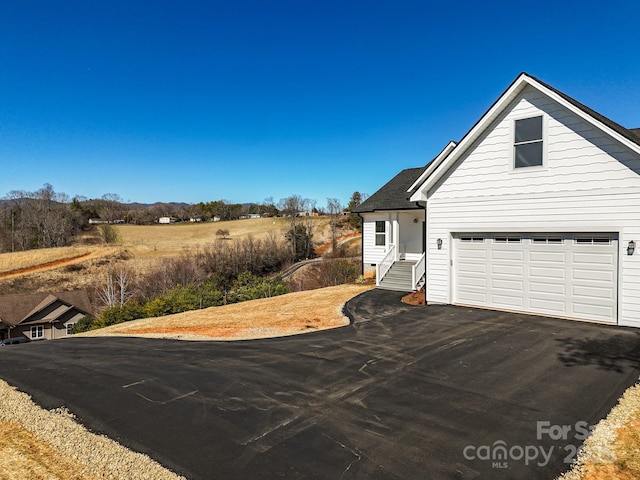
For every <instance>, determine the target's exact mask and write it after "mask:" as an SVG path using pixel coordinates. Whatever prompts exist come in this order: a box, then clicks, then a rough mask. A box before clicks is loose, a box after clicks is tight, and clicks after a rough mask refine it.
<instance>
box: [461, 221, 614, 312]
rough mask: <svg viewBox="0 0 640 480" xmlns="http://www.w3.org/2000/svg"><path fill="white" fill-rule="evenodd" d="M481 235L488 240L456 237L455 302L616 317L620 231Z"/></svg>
mask: <svg viewBox="0 0 640 480" xmlns="http://www.w3.org/2000/svg"><path fill="white" fill-rule="evenodd" d="M479 235H481V236H482V237H483V238H485V241H484V243H479V242H476V243H473V242H460V241H456V242H455V248H456V256H455V260H454V262H455V277H456V278H455V287H454V288H455V296H454V299H455V302H457V303H464V304H468V305H476V306H482V307H494V308H505V309H513V310H519V311H523V312H531V313H541V314H548V315H555V316H564V317H572V318H584V319H589V320H598V321H603V322H609V323H615V322H616V318H617V275H618V272H617V268H618V267H617V261H618V257H617V255H618V241H617V236H616V235H615V234H597V235H596V234H594V235H593V237H592V238H589V234H582V233H581V234H579V236H574V235H572V234H557V233H556V234H549V235H547V236H545V235H537V236H536V237H533V236H532V235H528V234H522V233H513V234H511V233H509V234H504V233H501V234H491V233H485V234H479ZM607 235H609V238H610V240H606V237H607ZM507 237H509V238H511V237H513V238H518V240H520V241H518V242H510V241H507V242H506V243H505V241H504V238H507ZM551 237H553V238H551ZM596 237H597V239H596ZM533 238H535V239H536V240H535V241H533ZM549 238H551V240H549ZM575 238H578V239H579V240H580V241H578V240H575ZM602 238H605V240H606V241H602ZM456 240H459V239H458V238H457V237H456ZM596 240H597V241H596Z"/></svg>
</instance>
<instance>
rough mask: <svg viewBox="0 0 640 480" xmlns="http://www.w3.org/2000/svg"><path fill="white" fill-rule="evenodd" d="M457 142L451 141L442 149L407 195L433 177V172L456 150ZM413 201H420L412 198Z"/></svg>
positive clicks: (408, 190)
mask: <svg viewBox="0 0 640 480" xmlns="http://www.w3.org/2000/svg"><path fill="white" fill-rule="evenodd" d="M456 145H457V144H456V142H454V141H453V140H452V141H450V142H449V143H448V144H447V146H446V147H444V148H443V149H442V151H441V152H440V153H439V154H438V155H437V156H436V158H434V159H433V160H432V161H431V163H429V165H427V168H426V169H425V170H424V172H422V174H420V176H419V177H418V178H417V179H416V181H415V182H413V184H412V185H411V186H410V187H409V188H408V189H407V193H411V192H413V191H414V190H415V188H416V187H417V186H418V185H420V184H421V183H422V182H424V181H425V179H426V178H428V177H429V175H431V173H433V171H434V170H435V169H436V168H438V165H440V164H441V163H442V161H443V160H444V159H445V158H447V156H448V155H449V154H450V153H451V151H452V150H453V149H454V148H456ZM412 201H418V200H413V197H412Z"/></svg>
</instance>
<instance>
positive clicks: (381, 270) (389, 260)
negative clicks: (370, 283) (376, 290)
mask: <svg viewBox="0 0 640 480" xmlns="http://www.w3.org/2000/svg"><path fill="white" fill-rule="evenodd" d="M395 261H396V246H395V245H393V244H390V245H389V250H387V253H386V254H385V256H384V258H383V259H382V261H381V262H380V263H378V264H376V286H377V287H379V286H380V281H381V280H382V278H383V277H384V276H385V275H386V274H387V272H388V271H389V269H390V268H391V266H392V265H393V262H395Z"/></svg>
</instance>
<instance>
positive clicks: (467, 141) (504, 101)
mask: <svg viewBox="0 0 640 480" xmlns="http://www.w3.org/2000/svg"><path fill="white" fill-rule="evenodd" d="M529 85H531V86H532V87H534V88H536V89H537V90H539V91H541V92H542V93H544V94H545V95H547V96H549V97H550V98H551V99H553V100H555V101H556V102H558V103H559V104H560V105H563V106H564V107H565V108H567V109H569V110H570V111H571V112H573V113H574V114H576V115H578V116H579V117H580V118H582V119H584V120H585V121H587V122H589V123H591V124H592V125H594V126H596V127H597V128H599V129H601V130H602V131H604V132H605V133H607V134H608V135H610V136H611V137H613V138H614V139H616V140H618V141H619V142H620V143H622V144H623V145H625V146H627V147H629V148H630V149H632V150H633V151H635V152H637V153H638V154H640V144H638V143H636V142H633V141H632V140H630V139H628V138H626V137H625V136H623V135H621V134H620V133H618V132H616V131H615V130H613V129H612V128H610V127H609V126H608V125H606V124H604V123H603V122H601V121H600V120H598V119H597V118H594V117H593V116H592V115H591V114H589V113H588V112H585V111H584V110H582V109H580V108H579V107H577V106H576V105H574V104H573V103H571V102H569V101H568V100H566V99H565V98H564V97H562V96H561V95H559V94H558V93H556V92H554V91H553V90H551V89H550V88H548V87H547V86H545V85H543V84H542V83H540V82H539V81H537V80H536V79H535V78H532V77H531V76H530V75H528V74H527V73H524V72H523V73H521V74H520V75H518V77H517V78H516V79H515V80H514V81H513V82H512V83H511V85H510V86H509V87H508V88H507V89H506V90H505V92H504V93H503V94H502V95H501V96H500V97H498V99H497V100H496V101H495V102H494V103H493V105H492V106H491V107H490V108H489V110H487V112H486V113H485V114H484V115H483V116H482V117H480V119H479V120H478V121H477V122H476V124H475V125H474V126H473V127H472V128H471V130H469V131H468V132H467V133H466V135H465V136H464V137H463V138H462V140H460V142H459V143H458V145H457V146H456V147H455V148H454V149H453V151H452V152H451V153H450V154H449V155H448V156H447V157H446V158H445V159H444V160H443V161H442V162H441V163H440V165H439V166H438V167H437V168H436V169H435V170H434V171H433V172H432V174H431V175H429V176H428V177H426V178H425V180H424V182H423V183H422V185H420V187H419V188H418V190H416V192H415V193H414V194H413V195H412V196H411V201H427V199H428V194H427V192H428V191H429V190H430V189H431V188H432V187H433V186H434V185H436V183H437V182H438V180H440V178H442V176H443V175H444V174H445V173H446V172H447V171H448V170H449V168H451V166H452V165H454V164H455V162H456V160H458V158H460V156H461V155H462V154H463V153H464V152H465V151H466V149H467V148H468V147H469V146H471V145H472V144H473V142H474V141H475V140H476V139H477V138H478V137H479V136H480V135H481V134H482V132H484V131H485V130H486V128H487V127H488V126H489V125H490V124H491V122H492V121H493V120H494V119H495V118H497V116H498V115H500V113H501V112H502V111H503V110H504V108H505V107H506V106H507V105H508V104H509V103H510V102H511V101H512V100H513V98H515V97H516V96H517V95H518V94H519V93H520V92H521V91H522V90H524V88H526V87H527V86H529Z"/></svg>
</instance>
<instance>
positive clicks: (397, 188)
mask: <svg viewBox="0 0 640 480" xmlns="http://www.w3.org/2000/svg"><path fill="white" fill-rule="evenodd" d="M425 168H426V167H418V168H407V169H405V170H402V171H401V172H400V173H399V174H397V175H396V176H395V177H393V178H392V179H391V180H389V181H388V182H387V183H386V184H385V185H384V186H382V187H381V188H380V189H379V190H378V191H377V192H376V193H374V194H373V195H371V196H370V197H369V198H367V199H366V200H365V201H364V202H362V203H361V204H360V205H358V207H356V208H355V209H354V210H353V212H354V213H365V212H374V211H376V210H418V209H420V208H422V207H419V206H417V205H416V204H415V203H414V202H410V201H409V197H410V196H411V192H407V190H408V189H409V187H411V185H413V182H415V181H416V180H417V179H418V177H419V176H420V174H421V173H422V172H424V169H425Z"/></svg>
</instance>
